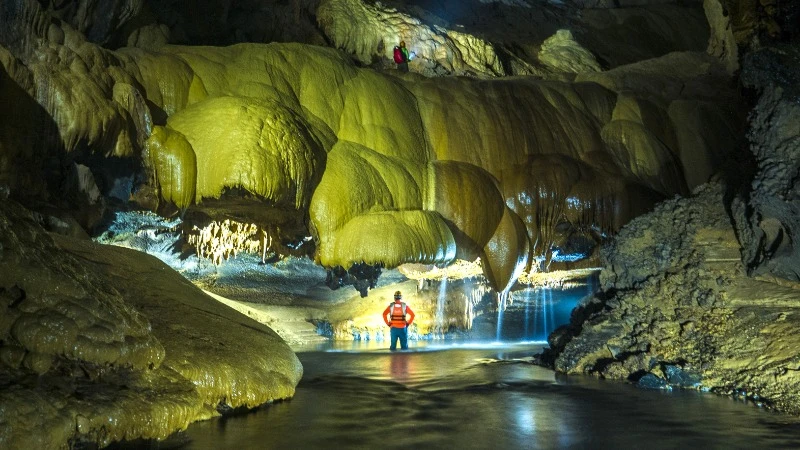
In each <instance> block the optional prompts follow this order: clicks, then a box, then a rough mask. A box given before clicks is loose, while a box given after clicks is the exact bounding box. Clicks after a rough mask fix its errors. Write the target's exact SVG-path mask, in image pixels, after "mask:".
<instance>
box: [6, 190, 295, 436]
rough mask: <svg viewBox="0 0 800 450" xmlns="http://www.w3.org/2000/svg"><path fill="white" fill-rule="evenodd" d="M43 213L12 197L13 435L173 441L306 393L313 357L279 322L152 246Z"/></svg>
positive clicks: (9, 429) (9, 375)
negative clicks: (223, 418)
mask: <svg viewBox="0 0 800 450" xmlns="http://www.w3.org/2000/svg"><path fill="white" fill-rule="evenodd" d="M40 219H41V218H40V217H35V216H34V215H32V214H31V213H29V212H28V211H26V210H25V209H23V208H22V207H21V206H19V205H18V204H16V203H14V202H12V201H10V200H3V201H0V274H2V275H0V300H2V302H0V308H2V309H3V311H2V313H0V318H1V319H0V447H3V448H43V449H44V448H67V447H68V446H71V445H75V444H78V443H81V442H93V443H96V444H98V445H107V444H109V443H111V442H113V441H118V440H122V439H136V438H147V439H163V438H165V437H167V436H168V435H169V434H171V433H173V432H174V431H177V430H181V429H184V428H186V426H188V425H189V424H190V423H192V422H194V421H197V420H203V419H207V418H210V417H213V416H215V415H218V412H217V409H218V408H222V409H226V408H237V407H255V406H258V405H261V404H264V403H268V402H272V401H274V400H278V399H285V398H288V397H291V396H292V395H293V394H294V388H295V386H296V385H297V383H298V381H299V379H300V377H301V376H302V366H301V365H300V363H299V361H298V359H297V357H296V356H295V355H294V353H293V352H292V351H291V350H290V349H289V347H288V346H287V345H286V344H285V343H284V342H283V341H282V340H281V339H280V337H278V335H277V334H275V333H274V332H273V331H272V330H270V329H269V328H267V327H265V326H263V325H261V324H259V323H257V322H255V321H253V320H250V319H248V318H246V317H244V316H242V315H240V314H239V313H237V312H235V311H234V310H232V309H230V308H228V307H225V306H224V305H222V304H220V303H218V302H217V301H215V300H213V299H211V298H210V297H208V296H207V295H205V294H203V292H202V291H200V290H199V289H197V288H196V287H194V286H193V285H192V284H191V283H189V282H188V281H186V280H185V279H183V278H182V277H181V276H180V275H178V274H177V273H175V272H174V271H172V270H171V269H170V268H169V267H167V266H166V265H164V264H162V263H161V262H159V261H158V260H157V259H155V258H153V257H150V256H147V255H145V254H142V253H139V252H135V251H133V250H127V249H122V248H116V247H107V246H100V245H97V244H94V243H91V242H90V241H88V240H82V241H81V240H74V239H70V238H66V237H63V236H56V235H52V236H51V235H49V234H47V233H46V232H44V230H43V229H42V228H41V227H40V226H39V224H38V222H39V220H40ZM242 343H247V345H242Z"/></svg>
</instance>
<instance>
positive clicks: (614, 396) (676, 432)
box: [160, 342, 800, 450]
mask: <svg viewBox="0 0 800 450" xmlns="http://www.w3.org/2000/svg"><path fill="white" fill-rule="evenodd" d="M410 345H411V348H410V349H409V350H408V351H405V352H396V353H390V352H388V351H387V350H384V349H383V348H380V347H377V346H376V344H374V343H373V344H369V343H367V344H360V345H355V346H354V345H353V344H348V345H345V346H341V345H340V346H339V347H338V348H337V347H328V348H316V349H298V356H299V358H300V360H301V361H302V363H303V366H304V368H305V374H304V376H303V379H302V381H301V382H300V384H299V385H298V387H297V392H296V395H295V397H294V398H293V399H291V400H289V401H285V402H281V403H277V404H274V405H270V406H265V407H263V408H261V409H259V410H257V411H255V412H251V413H247V414H242V415H237V416H232V417H227V418H218V419H214V420H210V421H206V422H201V423H198V424H195V425H192V426H191V427H189V429H188V430H187V431H186V432H184V433H182V434H181V435H180V436H178V437H177V438H176V439H173V440H172V441H171V443H170V442H165V443H162V444H160V445H162V447H161V448H167V447H170V448H185V449H238V450H242V449H307V448H354V449H401V448H402V449H411V448H416V449H432V448H436V449H439V448H442V449H449V448H452V449H539V448H541V449H562V448H563V449H572V448H587V449H605V448H608V449H678V448H681V449H690V448H691V449H694V448H712V449H737V448H742V449H744V448H747V449H764V448H800V421H798V420H796V419H793V418H791V417H787V416H784V415H780V414H777V413H771V412H769V411H765V410H763V409H759V408H757V407H755V406H753V405H751V404H746V403H744V402H741V401H737V400H733V399H730V398H727V397H720V396H716V395H714V394H709V393H699V392H693V391H680V390H675V391H650V390H643V389H639V388H636V387H634V386H632V385H629V384H625V383H619V382H610V381H602V380H596V379H593V378H588V377H578V376H570V377H566V376H562V375H556V374H555V373H554V372H552V371H550V370H547V369H544V368H541V367H538V366H534V365H532V364H530V363H529V362H528V361H529V357H530V356H531V355H532V354H535V353H538V352H539V350H540V349H541V346H540V345H536V344H508V345H504V344H485V345H479V344H474V345H457V344H449V345H446V346H435V345H432V344H431V345H425V344H424V343H422V342H413V343H411V344H410Z"/></svg>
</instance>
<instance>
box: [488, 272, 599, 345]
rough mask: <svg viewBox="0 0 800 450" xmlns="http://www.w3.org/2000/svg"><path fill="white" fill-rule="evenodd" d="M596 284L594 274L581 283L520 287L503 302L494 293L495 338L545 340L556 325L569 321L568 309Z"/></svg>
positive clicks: (592, 289) (569, 311)
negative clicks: (559, 285)
mask: <svg viewBox="0 0 800 450" xmlns="http://www.w3.org/2000/svg"><path fill="white" fill-rule="evenodd" d="M596 285H597V279H596V277H589V278H588V279H587V280H586V284H585V285H580V286H573V287H567V288H528V289H521V290H517V291H514V292H512V293H510V294H509V295H510V297H508V299H507V300H505V301H504V300H503V299H501V298H500V297H499V296H498V311H497V332H496V336H497V340H498V341H503V342H509V341H524V342H533V341H536V342H540V341H546V340H547V337H548V336H549V335H550V333H552V332H553V331H554V330H555V329H556V328H558V327H560V326H562V325H566V324H567V323H569V318H570V315H571V313H572V310H573V309H574V308H575V307H576V306H577V305H578V302H579V301H580V300H581V299H582V298H584V297H586V296H587V295H591V294H592V293H593V292H594V290H595V287H596Z"/></svg>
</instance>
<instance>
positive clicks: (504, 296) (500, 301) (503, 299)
mask: <svg viewBox="0 0 800 450" xmlns="http://www.w3.org/2000/svg"><path fill="white" fill-rule="evenodd" d="M507 302H508V291H507V290H506V291H503V292H498V293H497V342H500V336H501V335H502V334H503V312H505V310H506V303H507Z"/></svg>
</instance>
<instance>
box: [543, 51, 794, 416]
mask: <svg viewBox="0 0 800 450" xmlns="http://www.w3.org/2000/svg"><path fill="white" fill-rule="evenodd" d="M798 67H800V66H798V58H797V53H796V51H795V50H793V49H787V48H786V47H777V48H765V49H762V50H759V51H757V52H754V53H751V54H749V55H748V57H747V58H745V63H744V68H743V73H744V75H743V81H744V82H745V84H747V85H749V86H751V87H753V88H754V89H756V90H757V92H758V93H760V98H759V100H758V103H757V104H756V106H755V108H754V110H753V113H752V114H751V118H750V131H749V133H748V138H749V141H750V150H751V151H752V156H753V157H754V158H755V166H756V172H755V174H752V175H751V174H750V173H749V171H748V170H746V169H745V170H743V169H742V166H739V167H737V166H735V165H733V166H731V167H732V168H733V170H735V171H736V175H738V176H732V175H731V174H730V173H728V174H727V175H724V176H723V178H725V179H727V180H728V182H727V183H725V184H720V183H713V184H709V185H704V186H702V187H700V188H698V189H697V190H696V191H695V192H694V193H693V195H692V196H691V197H689V198H680V199H674V200H670V201H667V202H664V203H662V204H660V205H659V206H658V207H657V208H656V210H655V211H654V212H652V213H650V214H647V215H645V216H642V217H639V218H637V219H635V220H633V221H632V222H630V223H629V224H628V225H626V226H625V227H623V229H622V230H621V231H620V233H619V234H618V235H617V236H616V238H615V240H614V241H613V242H610V243H609V244H608V245H607V246H606V247H605V248H604V249H603V252H602V255H603V260H604V266H605V267H604V270H603V272H602V274H601V282H602V288H601V291H600V292H599V293H598V294H597V295H596V296H595V297H594V298H590V299H588V300H587V302H586V303H585V304H584V305H583V306H582V307H580V308H579V309H578V310H576V311H575V312H574V313H573V317H572V321H571V324H570V325H569V326H568V327H564V328H562V329H559V330H557V331H556V332H554V333H553V334H552V335H551V336H550V342H551V346H552V349H551V350H550V351H548V352H546V354H545V355H544V356H543V357H544V360H546V361H549V362H550V363H552V364H553V365H554V367H555V368H556V369H557V370H560V371H564V372H567V373H592V374H596V375H599V376H603V377H608V378H618V379H628V380H632V381H635V382H638V383H639V384H640V385H644V386H646V387H668V386H679V387H689V388H702V389H709V390H712V391H715V392H719V393H723V394H730V395H737V396H743V397H747V398H750V399H752V400H754V401H756V402H758V403H759V404H764V405H767V406H770V407H773V408H775V409H778V410H781V411H786V412H789V413H792V414H798V413H800V396H798V392H800V390H799V388H800V377H798V375H797V373H798V372H797V368H798V364H800V356H798V354H797V352H796V350H795V349H796V348H797V345H798V342H796V341H797V335H798V333H797V330H798V327H800V315H799V314H798V310H797V309H798V308H797V307H798V303H797V300H798V298H800V284H798V283H797V281H798V275H797V274H798V265H797V262H798V255H797V250H796V247H795V245H794V244H793V242H795V238H796V231H795V230H796V229H797V217H798V212H799V211H798V209H797V201H796V197H797V193H798V187H797V179H796V178H797V164H796V161H797V156H798V155H797V152H798V149H800V146H798V144H799V143H800V128H798V124H800V109H799V108H798V106H797V90H796V85H795V84H794V82H793V80H795V79H796V76H797V75H796V74H797V73H798V72H797V68H798ZM782 74H783V75H782ZM784 75H788V76H784ZM741 162H744V163H747V162H748V160H747V159H746V158H745V159H743V160H742V161H741ZM744 167H747V166H744ZM751 176H752V181H751V180H750V178H751Z"/></svg>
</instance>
